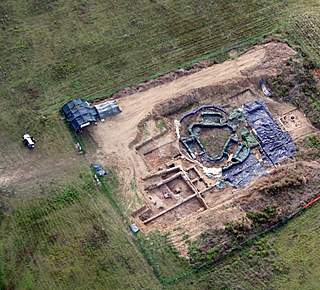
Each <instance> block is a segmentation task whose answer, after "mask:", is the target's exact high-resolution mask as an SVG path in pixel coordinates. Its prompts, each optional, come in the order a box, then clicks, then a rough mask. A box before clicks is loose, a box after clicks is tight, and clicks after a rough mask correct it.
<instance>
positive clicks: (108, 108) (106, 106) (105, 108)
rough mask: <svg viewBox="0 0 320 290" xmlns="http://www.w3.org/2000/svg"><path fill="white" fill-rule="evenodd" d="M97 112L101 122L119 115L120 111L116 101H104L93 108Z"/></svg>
mask: <svg viewBox="0 0 320 290" xmlns="http://www.w3.org/2000/svg"><path fill="white" fill-rule="evenodd" d="M94 107H95V108H96V110H97V112H98V116H99V119H100V120H103V119H105V118H108V117H112V116H114V115H118V114H120V113H121V109H120V108H119V105H118V103H117V101H116V100H112V101H106V102H104V103H101V104H98V105H95V106H94Z"/></svg>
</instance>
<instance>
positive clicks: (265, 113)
mask: <svg viewBox="0 0 320 290" xmlns="http://www.w3.org/2000/svg"><path fill="white" fill-rule="evenodd" d="M244 114H245V118H246V120H247V122H248V123H249V125H250V126H251V127H252V128H253V129H254V130H255V133H256V136H257V138H258V139H259V143H260V146H261V149H262V151H263V155H264V159H265V160H266V161H268V162H269V163H271V164H272V165H275V164H277V163H279V162H281V161H282V160H284V159H286V158H290V157H293V156H294V155H295V153H296V147H295V145H294V143H293V140H292V138H291V136H290V135H289V133H288V132H286V131H283V130H282V129H281V128H280V126H279V125H278V124H277V123H276V122H275V121H274V119H273V118H272V116H271V114H270V112H269V110H268V108H267V106H266V105H265V103H264V102H261V101H255V102H252V103H248V104H246V105H244Z"/></svg>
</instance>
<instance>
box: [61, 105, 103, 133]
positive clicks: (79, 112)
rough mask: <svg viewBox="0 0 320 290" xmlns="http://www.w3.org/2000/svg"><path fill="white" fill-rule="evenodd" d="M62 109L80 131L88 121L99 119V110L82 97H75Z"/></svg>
mask: <svg viewBox="0 0 320 290" xmlns="http://www.w3.org/2000/svg"><path fill="white" fill-rule="evenodd" d="M61 111H62V113H63V114H64V115H65V117H66V119H67V121H68V122H69V123H70V125H71V127H72V128H73V129H74V130H75V131H79V130H80V129H81V128H83V126H85V125H87V124H88V123H93V122H96V121H97V111H96V110H95V109H94V108H93V107H91V106H90V104H89V103H88V102H86V101H84V100H81V99H74V100H72V101H70V102H68V103H66V104H65V105H64V106H63V107H62V109H61Z"/></svg>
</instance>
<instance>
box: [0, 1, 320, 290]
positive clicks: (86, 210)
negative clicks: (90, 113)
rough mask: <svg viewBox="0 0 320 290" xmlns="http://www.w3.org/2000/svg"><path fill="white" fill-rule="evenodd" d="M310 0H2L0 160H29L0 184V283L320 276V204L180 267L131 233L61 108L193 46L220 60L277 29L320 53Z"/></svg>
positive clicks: (165, 284)
mask: <svg viewBox="0 0 320 290" xmlns="http://www.w3.org/2000/svg"><path fill="white" fill-rule="evenodd" d="M319 6H320V4H319V1H315V0H301V1H299V0H287V1H281V0H268V1H267V0H245V1H225V0H217V1H209V0H204V1H196V0H186V1H173V0H165V1H157V0H139V1H125V0H118V1H115V0H108V1H102V0H96V1H94V0H81V1H78V0H70V1H62V0H3V1H1V3H0V39H1V42H0V56H1V57H0V105H1V114H0V122H1V128H0V173H2V172H4V173H5V171H6V170H7V169H8V170H9V169H11V168H18V167H19V168H20V167H22V168H24V166H25V167H26V168H27V169H26V168H24V170H25V173H27V171H28V166H29V165H30V164H32V170H35V171H36V172H37V174H36V175H35V177H37V179H36V180H35V181H33V180H32V176H30V178H29V179H28V182H27V185H26V182H25V181H21V183H20V184H19V182H18V183H17V184H15V185H13V186H10V187H8V188H7V187H2V186H1V185H0V234H1V235H0V289H1V290H2V289H5V290H9V289H22V290H25V289H41V290H42V289H63V290H64V289H99V290H100V289H299V290H300V289H315V290H316V289H318V288H319V286H318V285H319V281H320V277H319V273H320V271H319V270H320V269H319V266H318V264H317V262H318V260H319V251H317V245H318V243H319V217H318V213H319V210H320V207H319V206H315V207H314V208H312V209H311V210H309V211H307V212H306V213H305V214H303V215H302V216H301V217H299V218H297V219H296V220H294V221H292V222H290V223H289V225H287V226H286V227H284V228H283V229H281V230H279V231H277V232H275V233H271V234H269V235H267V236H266V237H264V238H262V239H260V240H258V241H257V242H255V243H254V244H253V245H250V246H247V247H246V248H244V249H243V251H241V252H239V253H236V254H234V255H233V256H231V257H229V258H227V259H226V260H224V261H223V262H222V263H220V264H218V265H216V266H215V267H214V268H211V269H207V270H202V271H200V272H199V273H194V271H192V273H191V272H190V274H188V273H189V271H191V268H190V266H188V264H187V263H186V261H184V260H182V259H179V258H178V257H177V256H176V253H175V251H174V250H173V249H171V248H170V246H169V245H168V244H167V243H166V240H165V238H163V237H160V236H157V235H155V236H153V237H143V236H142V237H138V239H135V238H134V237H133V236H132V235H131V234H130V232H129V231H128V227H127V224H126V218H125V217H123V216H122V215H121V214H120V213H119V211H118V208H117V206H116V205H115V202H114V199H112V198H111V199H110V196H113V195H116V194H117V190H116V184H115V183H114V182H115V181H114V180H110V181H109V183H108V186H107V187H106V188H98V187H97V186H96V184H95V183H94V182H93V180H92V177H91V175H90V174H89V173H88V172H87V171H83V167H85V166H87V163H88V160H87V158H88V159H90V154H88V155H89V157H84V156H76V155H75V153H74V148H73V139H72V137H71V135H70V133H69V131H68V130H67V128H66V126H65V124H64V122H63V121H62V120H60V117H59V114H58V109H59V108H60V106H61V105H62V104H63V103H64V102H66V101H67V100H69V99H71V98H73V97H82V98H86V99H89V100H92V99H94V98H101V97H108V96H109V95H110V94H112V93H113V92H115V91H117V90H119V89H121V88H124V87H127V86H129V85H134V84H138V83H139V82H142V81H144V80H147V79H150V78H153V77H155V76H157V75H160V74H163V73H166V72H169V71H171V70H174V69H176V68H178V67H187V66H190V65H191V64H192V63H194V62H196V61H198V60H201V59H207V58H210V59H215V60H216V61H222V60H224V59H226V58H227V52H228V50H230V49H232V48H235V49H239V50H242V49H245V48H248V47H249V46H250V45H252V44H254V43H256V42H258V41H259V40H260V39H262V38H263V37H264V36H266V35H269V34H272V33H276V34H277V37H280V38H281V37H283V38H285V39H287V40H288V41H289V43H291V44H295V45H299V46H300V47H301V50H302V51H303V52H304V53H305V54H307V55H309V57H310V58H311V59H313V60H315V61H316V62H318V63H320V55H319V51H320V50H319V43H320V22H319V16H320V8H319ZM26 130H28V131H29V132H31V133H32V134H33V135H34V136H35V137H36V139H37V140H38V146H39V147H38V150H37V152H36V154H33V155H30V154H29V152H26V151H25V150H24V148H23V147H22V146H21V144H20V143H21V140H20V138H21V134H22V133H24V132H25V131H26ZM86 144H87V145H88V146H89V149H90V150H91V149H92V150H94V145H93V144H91V143H90V140H87V142H86ZM90 150H89V151H90ZM89 153H90V152H89ZM45 168H47V170H44V169H45ZM59 171H60V172H59ZM43 172H44V173H43ZM61 174H62V175H64V178H63V180H60V179H59V178H58V176H59V175H61ZM39 176H40V177H41V178H40V177H39ZM22 179H23V178H22ZM58 179H59V180H58ZM48 181H50V182H48ZM172 277H173V278H174V277H183V279H181V280H177V281H173V280H172ZM159 280H160V281H159Z"/></svg>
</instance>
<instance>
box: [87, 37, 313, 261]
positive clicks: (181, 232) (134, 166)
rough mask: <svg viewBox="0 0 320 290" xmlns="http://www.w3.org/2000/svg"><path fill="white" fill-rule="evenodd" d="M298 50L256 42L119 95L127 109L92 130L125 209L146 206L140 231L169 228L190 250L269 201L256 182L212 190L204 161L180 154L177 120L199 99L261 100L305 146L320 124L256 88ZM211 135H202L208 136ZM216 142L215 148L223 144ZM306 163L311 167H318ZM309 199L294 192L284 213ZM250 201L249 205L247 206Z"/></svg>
mask: <svg viewBox="0 0 320 290" xmlns="http://www.w3.org/2000/svg"><path fill="white" fill-rule="evenodd" d="M294 55H295V52H294V51H293V50H292V49H291V48H290V47H288V46H287V45H286V44H283V43H279V42H270V43H267V44H264V45H259V46H256V47H254V48H253V49H252V50H250V51H248V52H247V53H245V54H243V55H241V56H239V57H238V58H237V59H235V60H231V61H227V62H224V63H222V64H217V65H213V66H210V67H206V68H204V69H202V70H200V71H197V72H195V73H194V74H190V75H187V76H183V77H180V78H178V79H176V80H172V79H168V82H167V83H162V82H160V83H161V85H159V86H156V87H151V88H150V89H148V90H145V89H143V90H142V92H137V93H133V94H131V95H130V96H129V95H127V96H124V97H122V98H119V100H118V102H119V105H120V107H121V108H122V113H121V114H119V115H117V116H115V117H112V118H111V119H109V120H107V121H106V122H104V123H100V124H98V126H97V127H95V128H93V127H92V128H90V132H91V135H92V136H93V138H94V140H95V141H96V143H97V144H98V146H99V148H98V152H97V158H98V159H99V160H100V161H101V162H102V163H103V164H104V165H106V166H107V167H113V168H115V169H116V171H117V173H118V175H119V176H120V184H121V186H122V188H121V198H122V202H123V205H124V206H125V208H126V210H127V212H128V213H130V212H133V211H136V210H137V209H138V208H139V207H141V206H144V207H143V210H141V211H139V214H137V215H134V218H135V222H136V223H137V224H138V225H139V226H140V227H141V229H142V230H143V231H146V232H148V231H151V230H154V229H156V230H161V231H165V232H168V233H169V236H170V239H171V241H172V242H173V244H174V245H175V246H176V247H177V249H178V250H179V251H180V252H181V254H183V255H186V254H187V245H188V243H187V242H186V241H193V240H196V239H198V238H199V237H200V236H201V234H202V233H203V232H204V231H208V230H217V231H221V230H223V229H224V227H225V224H226V223H228V222H230V221H234V220H242V219H243V218H245V216H246V212H245V210H244V209H246V208H249V207H254V204H259V202H261V204H263V205H265V206H266V204H267V201H266V200H265V199H261V197H262V196H263V194H261V193H258V194H256V192H258V190H255V191H254V190H252V188H251V187H250V188H251V189H250V188H249V189H250V190H249V189H248V188H246V189H241V190H239V189H237V190H234V189H232V188H226V189H224V190H217V189H214V187H213V184H214V182H213V180H211V179H209V178H208V177H206V176H205V175H204V174H203V170H202V169H203V166H202V165H201V164H200V163H199V162H198V161H192V160H190V159H189V158H188V157H187V156H186V155H185V154H184V152H182V149H181V146H179V141H178V139H177V138H176V136H175V127H174V120H176V119H179V118H180V117H181V115H182V114H183V113H185V112H186V111H188V110H191V109H193V108H195V107H198V106H199V105H202V104H212V103H213V104H215V105H221V106H223V107H224V108H225V109H226V110H229V109H230V110H231V109H232V108H235V107H239V106H242V105H243V104H244V103H247V102H249V101H253V100H255V99H257V98H259V99H263V100H264V101H265V102H266V103H267V105H268V107H269V109H270V111H271V113H272V115H273V116H274V118H275V119H276V120H277V121H278V123H279V124H280V126H282V127H283V129H284V130H287V131H288V132H289V133H290V134H291V136H292V137H293V139H294V141H295V142H296V143H297V144H300V143H299V142H300V141H299V140H302V139H303V138H305V137H306V136H307V135H309V134H311V133H314V132H315V131H316V130H315V128H314V127H313V126H312V125H311V123H310V122H309V121H308V120H307V118H306V117H305V116H304V114H303V113H301V112H300V111H299V110H297V109H296V108H295V107H294V106H292V105H289V104H286V103H282V102H278V101H276V100H275V99H270V98H266V97H265V96H263V94H262V92H261V91H260V89H259V87H258V82H259V80H260V79H261V78H268V77H269V78H272V77H275V76H277V75H279V74H280V73H281V70H282V66H283V65H284V64H285V63H287V61H288V59H289V58H291V57H293V56H294ZM159 122H160V123H159ZM159 124H160V125H159ZM164 124H165V126H164ZM210 133H212V132H210ZM208 134H209V132H208ZM208 134H207V135H206V136H204V137H206V138H207V139H208V140H209V139H210V138H211V136H210V134H209V135H208ZM217 134H219V133H217ZM220 137H221V136H220ZM220 139H223V138H220ZM209 141H210V140H209ZM211 141H212V140H211ZM204 143H205V142H204ZM211 143H212V142H211ZM209 145H210V144H209ZM212 145H213V148H212V150H213V151H212V153H215V152H216V151H217V150H218V149H219V148H220V147H221V146H223V145H224V144H212ZM299 146H300V145H298V148H299ZM292 163H293V164H294V162H292ZM284 166H286V165H284ZM308 166H309V165H308ZM308 166H307V167H306V168H309V169H308V170H311V171H312V170H314V166H318V165H314V166H313V167H312V166H311V167H310V166H309V167H308ZM310 168H311V169H310ZM170 170H172V171H170ZM283 172H285V171H281V170H279V171H277V173H274V175H273V176H276V177H272V178H274V180H278V179H279V178H280V179H281V176H282V177H283V176H284V175H283ZM277 174H278V175H277ZM171 178H173V179H171ZM272 178H271V177H268V176H267V177H266V178H265V179H266V180H271V179H272ZM277 178H278V179H277ZM133 181H134V184H135V185H136V186H134V187H133V186H132V184H133ZM258 181H259V180H258ZM258 181H257V182H258ZM261 182H262V183H263V181H261ZM262 183H260V185H258V187H259V188H260V187H263V186H262ZM253 192H255V193H253ZM137 196H138V197H139V198H137ZM310 197H311V195H309V194H306V195H301V196H297V197H296V199H293V200H294V202H293V205H294V206H292V207H289V208H288V210H287V212H290V210H293V209H294V208H296V206H297V204H300V203H301V202H304V201H305V200H307V199H308V198H310ZM270 200H271V201H272V199H270ZM245 202H248V205H247V207H245V206H243V203H245ZM281 203H288V201H287V200H279V201H278V204H279V205H280V204H281ZM139 217H140V218H139ZM186 236H188V237H186Z"/></svg>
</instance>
